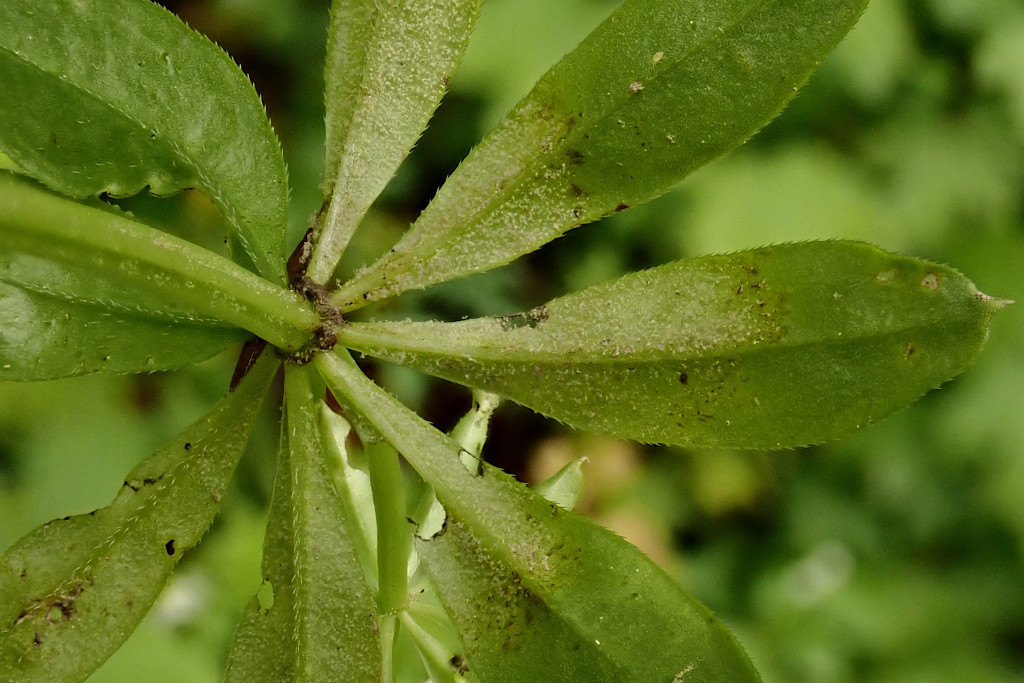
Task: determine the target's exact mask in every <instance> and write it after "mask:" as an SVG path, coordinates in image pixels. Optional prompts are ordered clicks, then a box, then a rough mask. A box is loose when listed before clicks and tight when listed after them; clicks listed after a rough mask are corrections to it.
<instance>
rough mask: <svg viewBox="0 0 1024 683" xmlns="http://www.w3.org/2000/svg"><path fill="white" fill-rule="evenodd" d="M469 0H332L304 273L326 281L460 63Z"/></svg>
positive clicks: (472, 2) (470, 17)
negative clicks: (312, 243)
mask: <svg viewBox="0 0 1024 683" xmlns="http://www.w3.org/2000/svg"><path fill="white" fill-rule="evenodd" d="M478 5H479V1H478V0H458V1H457V2H453V1H451V0H444V1H439V0H414V1H412V2H407V1H402V2H397V1H395V0H387V1H385V2H375V1H373V0H336V2H335V3H334V6H333V8H332V12H331V28H330V36H329V42H328V57H327V73H326V80H327V91H326V94H327V143H326V144H327V157H326V162H325V170H324V183H323V192H324V196H325V197H327V198H328V200H329V209H328V213H327V218H326V221H325V223H324V228H323V231H322V233H321V235H320V236H319V237H318V240H319V241H318V243H317V246H316V248H315V250H314V256H313V261H312V263H311V264H310V268H309V276H310V277H311V278H313V279H314V280H315V281H318V282H323V281H326V280H327V278H328V277H330V275H331V273H332V272H333V270H334V266H335V265H336V264H337V261H338V258H339V257H340V256H341V250H342V249H343V248H344V247H345V244H346V243H347V242H348V240H349V238H350V236H351V234H352V232H353V231H354V230H355V228H356V226H357V225H358V223H359V220H360V219H361V218H362V217H363V215H364V214H365V213H366V210H367V209H368V208H369V207H370V204H371V203H372V202H373V201H374V199H376V198H377V196H378V195H379V194H380V192H381V191H382V190H383V189H384V186H385V185H386V184H387V182H388V180H390V178H391V176H392V175H393V174H394V172H395V171H396V170H397V168H398V166H399V164H400V163H401V162H402V160H403V159H404V158H405V156H406V155H407V154H408V153H409V150H410V149H412V146H413V145H414V144H415V142H416V140H417V139H418V138H419V136H420V134H421V133H422V132H423V130H424V129H425V128H426V126H427V121H428V120H429V119H430V116H431V114H433V112H434V109H435V108H436V107H437V105H438V103H439V102H440V101H441V97H442V96H443V95H444V93H445V91H446V90H447V86H448V79H449V77H450V76H451V74H452V73H453V72H454V71H455V67H456V66H457V65H458V63H459V61H460V59H461V58H462V52H463V49H464V47H465V45H466V43H467V41H468V40H469V33H470V31H471V29H472V26H473V23H474V20H475V19H476V14H477V9H478Z"/></svg>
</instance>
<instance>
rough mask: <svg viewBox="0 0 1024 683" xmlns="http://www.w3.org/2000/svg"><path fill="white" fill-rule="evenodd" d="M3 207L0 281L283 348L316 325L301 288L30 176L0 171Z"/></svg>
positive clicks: (301, 340)
mask: <svg viewBox="0 0 1024 683" xmlns="http://www.w3.org/2000/svg"><path fill="white" fill-rule="evenodd" d="M0 206H3V212H2V213H0V281H9V282H10V283H11V284H16V285H18V286H24V288H25V289H27V290H30V291H33V292H39V293H45V294H53V295H56V296H60V297H63V298H65V299H67V300H70V301H78V302H82V303H89V304H96V305H99V306H100V307H101V308H102V309H104V310H107V311H110V312H112V313H115V314H117V313H119V312H124V311H129V312H137V313H139V314H142V315H144V316H146V317H152V318H155V319H158V320H164V321H174V322H186V323H191V324H194V325H210V324H212V325H215V326H218V327H225V326H236V327H241V328H245V329H247V330H249V331H250V332H252V333H254V334H256V335H258V336H260V337H262V338H263V339H266V340H267V341H268V342H270V343H272V344H273V345H275V346H278V347H280V348H283V349H286V350H289V351H296V350H298V349H300V348H302V347H303V346H304V345H306V344H307V343H308V342H309V340H310V339H311V338H312V336H313V330H314V328H315V327H316V326H317V324H318V318H317V316H316V313H315V312H314V311H313V310H312V309H311V308H310V306H309V303H308V302H307V301H305V300H304V299H303V297H302V296H301V295H299V294H298V293H296V292H293V291H291V290H286V289H283V288H281V287H278V286H277V285H275V284H273V283H271V282H268V281H267V280H264V279H263V278H260V277H258V276H256V275H254V274H252V273H250V272H249V271H247V270H245V269H244V268H242V267H240V266H238V265H236V264H235V263H232V262H231V261H229V260H228V259H226V258H223V257H221V256H219V255H217V254H214V253H212V252H210V251H207V250H205V249H201V248H199V247H197V246H196V245H194V244H192V243H191V242H188V241H186V240H183V239H179V238H177V237H174V236H173V235H170V234H167V233H165V232H161V231H159V230H155V229H153V228H150V227H149V226H147V225H144V224H142V223H138V222H136V221H133V220H131V219H129V218H128V217H127V216H124V215H119V214H117V213H114V212H111V211H106V210H102V209H99V208H92V207H86V206H83V205H81V204H79V203H77V202H74V201H71V200H70V199H65V198H63V197H59V196H56V195H54V194H52V193H51V192H49V191H48V190H45V189H44V188H42V187H41V186H39V185H37V184H36V183H34V182H32V181H30V180H28V179H25V178H20V177H18V176H14V175H11V174H9V173H2V172H0ZM14 313H15V314H18V315H19V316H20V315H21V314H20V313H19V312H18V311H14ZM29 320H30V319H27V318H21V322H18V323H17V325H18V326H20V327H24V325H26V324H31V323H30V322H27V321H29ZM126 334H127V332H126Z"/></svg>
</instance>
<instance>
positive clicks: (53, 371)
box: [0, 255, 249, 381]
mask: <svg viewBox="0 0 1024 683" xmlns="http://www.w3.org/2000/svg"><path fill="white" fill-rule="evenodd" d="M3 260H4V257H3V256H2V255H0V261H3ZM3 276H4V272H3V264H2V263H0V381H3V380H21V381H24V380H29V381H35V380H46V379H57V378H60V377H70V376H73V375H82V374H86V373H91V372H112V373H137V372H155V371H157V370H171V369H174V368H179V367H184V366H186V365H192V364H193V363H198V362H200V361H203V360H206V359H207V358H209V357H211V356H213V355H215V354H217V353H218V352H220V351H223V350H224V349H226V348H227V347H229V346H231V345H233V344H237V343H240V342H242V341H244V340H245V339H246V338H247V337H248V336H249V334H248V333H247V332H245V331H244V330H241V329H238V328H233V327H210V326H201V325H194V324H189V323H182V322H173V321H168V320H161V319H158V318H152V317H147V316H144V315H139V314H137V313H133V312H131V311H129V310H125V309H118V308H111V307H107V306H103V305H97V304H91V303H81V302H77V301H73V300H69V299H68V298H65V297H64V296H62V295H56V296H55V295H51V294H49V293H40V292H38V291H32V290H29V289H24V288H21V287H17V286H14V285H12V284H9V283H7V282H4V281H3Z"/></svg>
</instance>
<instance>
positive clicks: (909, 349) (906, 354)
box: [903, 342, 917, 360]
mask: <svg viewBox="0 0 1024 683" xmlns="http://www.w3.org/2000/svg"><path fill="white" fill-rule="evenodd" d="M916 351H917V347H915V346H914V342H907V348H906V349H905V350H904V352H903V356H904V358H906V359H907V360H909V359H910V357H911V356H913V355H914V353H915V352H916Z"/></svg>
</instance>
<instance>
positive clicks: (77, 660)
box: [0, 354, 277, 683]
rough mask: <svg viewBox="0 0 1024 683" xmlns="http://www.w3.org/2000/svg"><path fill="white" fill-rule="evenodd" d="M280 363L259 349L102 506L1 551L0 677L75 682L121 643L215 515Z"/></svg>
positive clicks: (47, 526) (45, 527) (46, 527)
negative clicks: (235, 380) (238, 375)
mask: <svg viewBox="0 0 1024 683" xmlns="http://www.w3.org/2000/svg"><path fill="white" fill-rule="evenodd" d="M276 368H277V360H276V358H274V356H273V355H272V354H266V355H265V356H264V357H263V358H262V359H261V360H260V361H259V362H258V363H257V364H256V366H254V367H253V369H252V370H251V371H250V373H249V375H248V376H247V377H246V379H245V380H244V381H243V382H242V383H241V384H239V386H238V387H237V388H236V389H235V390H234V391H233V392H232V393H231V394H229V395H228V396H227V397H225V398H224V399H223V400H222V401H221V402H220V403H218V404H217V406H216V407H215V408H214V409H213V411H212V412H211V413H210V414H209V415H207V416H206V417H205V418H203V419H202V420H200V421H199V422H197V423H195V424H194V425H192V426H191V427H189V428H188V429H186V430H185V431H184V432H182V434H181V435H180V436H178V437H177V438H175V439H174V440H173V441H171V442H170V443H169V444H168V445H167V446H165V447H164V448H162V449H161V450H159V451H157V452H156V453H155V454H154V455H153V456H151V457H150V458H148V459H146V460H145V461H143V462H142V463H141V464H139V465H138V466H137V467H136V468H135V469H134V470H133V471H132V472H131V473H130V474H129V475H128V477H127V478H126V479H125V482H124V486H123V487H122V488H121V490H120V492H119V493H118V495H117V497H116V498H115V499H114V501H113V503H111V504H110V505H109V506H108V507H105V508H102V509H100V510H97V511H95V512H92V513H89V514H87V515H78V516H75V517H65V518H64V519H60V520H55V521H53V522H50V523H48V524H44V525H43V526H41V527H39V528H37V529H36V530H34V531H32V532H31V533H29V534H28V535H27V536H25V537H24V538H22V539H21V540H20V541H18V542H17V543H15V544H14V545H13V546H12V547H11V548H9V549H8V550H7V552H5V553H4V555H3V556H2V557H0V680H3V681H17V682H18V683H26V682H28V681H61V682H62V683H63V682H65V681H82V680H85V678H86V677H87V676H88V675H89V674H90V673H91V672H92V671H94V670H95V669H96V668H97V667H98V666H99V665H100V664H102V663H103V661H104V660H106V659H107V657H109V656H110V655H111V654H112V653H113V652H114V651H115V650H116V649H117V648H118V647H119V646H120V645H121V643H122V642H124V640H125V639H126V638H127V637H128V636H129V635H130V634H131V632H132V631H133V630H134V629H135V627H136V626H137V625H138V623H139V622H140V621H141V620H142V617H143V616H145V614H146V612H147V611H148V610H149V608H150V606H152V604H153V601H154V600H155V599H156V597H157V596H158V595H159V593H160V590H161V589H162V588H163V586H164V583H165V582H166V580H167V577H168V575H169V574H170V572H171V570H172V569H173V568H174V566H175V565H176V564H177V563H178V562H179V561H180V560H181V558H182V556H183V555H184V554H185V553H186V552H188V551H189V550H191V549H192V548H193V547H195V546H196V544H198V543H199V540H200V539H201V538H202V536H203V534H204V533H205V532H206V530H207V528H209V526H210V524H211V522H212V521H213V518H214V516H215V515H216V513H217V510H218V509H219V508H220V499H221V495H222V492H223V491H224V488H225V487H226V486H227V484H228V481H229V480H230V479H231V475H232V473H233V472H234V470H235V465H236V464H237V463H238V459H239V458H240V457H241V455H242V452H243V451H244V450H245V443H246V440H247V438H248V434H249V432H250V429H251V427H252V423H253V418H254V417H255V415H256V414H257V413H258V411H259V408H260V404H261V402H262V396H263V394H264V393H265V392H266V389H267V386H268V385H269V383H270V380H271V378H272V377H273V376H274V372H275V370H276Z"/></svg>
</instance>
